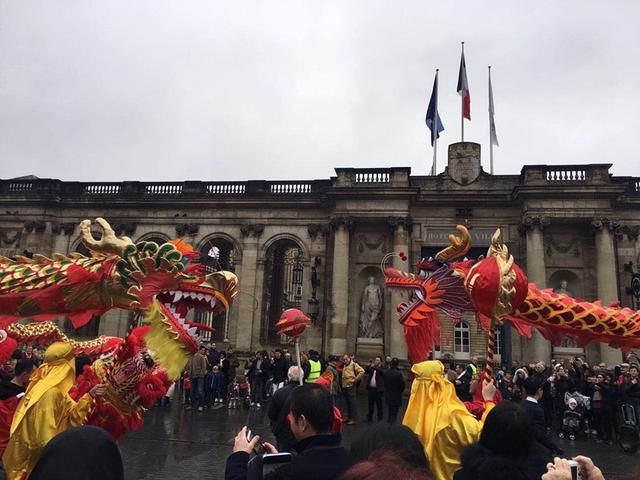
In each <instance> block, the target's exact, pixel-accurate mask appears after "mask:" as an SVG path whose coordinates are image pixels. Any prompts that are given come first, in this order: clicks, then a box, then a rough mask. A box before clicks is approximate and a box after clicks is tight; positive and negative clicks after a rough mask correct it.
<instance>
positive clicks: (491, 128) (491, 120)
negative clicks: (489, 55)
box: [489, 70, 500, 147]
mask: <svg viewBox="0 0 640 480" xmlns="http://www.w3.org/2000/svg"><path fill="white" fill-rule="evenodd" d="M495 113H496V111H495V109H494V106H493V88H491V70H489V136H490V137H491V145H495V146H497V147H499V146H500V144H499V143H498V135H497V134H496V122H495V119H494V118H493V116H494V114H495Z"/></svg>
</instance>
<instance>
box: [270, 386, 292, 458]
mask: <svg viewBox="0 0 640 480" xmlns="http://www.w3.org/2000/svg"><path fill="white" fill-rule="evenodd" d="M298 386H299V385H298V384H297V383H290V384H288V385H285V386H284V387H283V388H281V389H280V390H278V391H277V392H276V393H274V394H273V397H271V401H270V402H269V408H268V410H267V416H268V417H269V421H270V422H271V431H272V432H273V435H274V436H275V437H276V441H277V442H278V447H279V448H283V449H285V450H290V449H291V448H293V447H294V446H295V444H296V439H295V437H294V436H293V433H291V427H290V426H289V420H288V419H287V415H288V414H289V406H290V403H291V402H290V399H291V392H293V390H294V389H295V388H296V387H298Z"/></svg>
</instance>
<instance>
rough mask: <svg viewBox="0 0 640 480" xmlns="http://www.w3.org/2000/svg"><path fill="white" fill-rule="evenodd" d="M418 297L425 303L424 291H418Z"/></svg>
mask: <svg viewBox="0 0 640 480" xmlns="http://www.w3.org/2000/svg"><path fill="white" fill-rule="evenodd" d="M416 296H417V297H418V298H419V299H420V300H422V301H423V302H424V294H423V293H422V290H416Z"/></svg>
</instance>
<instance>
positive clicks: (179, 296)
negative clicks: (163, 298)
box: [173, 290, 182, 302]
mask: <svg viewBox="0 0 640 480" xmlns="http://www.w3.org/2000/svg"><path fill="white" fill-rule="evenodd" d="M174 293H175V294H174V296H173V301H174V302H179V301H180V300H181V299H182V292H181V291H180V290H178V291H177V292H174Z"/></svg>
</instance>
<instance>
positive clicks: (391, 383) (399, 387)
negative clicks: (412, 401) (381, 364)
mask: <svg viewBox="0 0 640 480" xmlns="http://www.w3.org/2000/svg"><path fill="white" fill-rule="evenodd" d="M399 365H400V361H399V360H398V359H397V358H395V357H394V358H392V359H391V362H390V363H389V368H388V369H387V370H385V372H384V388H385V393H384V396H385V400H386V402H387V406H388V409H389V417H388V419H387V420H388V421H389V423H394V422H395V421H396V419H397V418H398V411H399V410H400V407H401V406H402V392H404V389H405V381H404V377H403V376H402V372H401V371H400V370H399V368H398V366H399Z"/></svg>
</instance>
